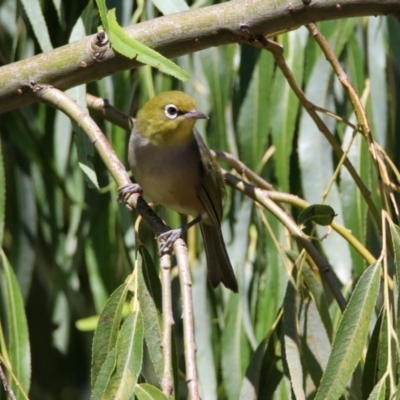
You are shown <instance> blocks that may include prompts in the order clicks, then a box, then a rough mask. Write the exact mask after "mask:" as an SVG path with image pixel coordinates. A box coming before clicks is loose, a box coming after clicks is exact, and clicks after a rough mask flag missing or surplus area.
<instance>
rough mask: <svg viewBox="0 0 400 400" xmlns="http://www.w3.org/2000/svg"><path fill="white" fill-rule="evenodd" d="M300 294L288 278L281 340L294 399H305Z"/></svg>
mask: <svg viewBox="0 0 400 400" xmlns="http://www.w3.org/2000/svg"><path fill="white" fill-rule="evenodd" d="M299 300H300V296H299V294H298V292H297V289H296V287H295V285H294V281H293V280H289V282H288V285H287V290H286V295H285V300H284V305H283V324H282V327H283V335H284V336H283V341H284V344H285V349H284V350H285V357H286V364H287V367H288V370H289V374H290V383H291V385H292V390H293V392H294V394H295V397H296V399H300V400H301V399H303V400H305V398H306V396H305V393H304V389H303V367H302V365H301V358H300V354H301V346H300V338H299V331H298V326H299V321H298V308H299V305H298V302H299Z"/></svg>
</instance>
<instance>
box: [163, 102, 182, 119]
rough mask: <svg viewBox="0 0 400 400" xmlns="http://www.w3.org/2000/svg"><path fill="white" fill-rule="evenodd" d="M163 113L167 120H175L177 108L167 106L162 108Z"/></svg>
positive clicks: (170, 105) (177, 113) (171, 105)
mask: <svg viewBox="0 0 400 400" xmlns="http://www.w3.org/2000/svg"><path fill="white" fill-rule="evenodd" d="M164 113H165V115H166V116H167V118H169V119H175V118H176V117H177V116H178V115H179V112H178V107H177V106H176V105H174V104H167V105H166V106H165V108H164Z"/></svg>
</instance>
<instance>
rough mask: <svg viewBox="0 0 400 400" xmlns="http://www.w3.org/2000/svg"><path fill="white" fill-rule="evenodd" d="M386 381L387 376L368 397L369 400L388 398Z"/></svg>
mask: <svg viewBox="0 0 400 400" xmlns="http://www.w3.org/2000/svg"><path fill="white" fill-rule="evenodd" d="M386 381H387V376H383V377H382V379H381V380H380V381H379V382H378V383H377V384H376V385H375V387H374V389H373V390H372V392H371V394H370V395H369V397H368V400H385V399H386V398H387V397H386ZM397 390H398V389H397Z"/></svg>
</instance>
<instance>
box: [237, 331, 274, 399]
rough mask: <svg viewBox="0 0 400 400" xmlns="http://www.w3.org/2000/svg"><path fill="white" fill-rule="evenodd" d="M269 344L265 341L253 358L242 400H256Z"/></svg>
mask: <svg viewBox="0 0 400 400" xmlns="http://www.w3.org/2000/svg"><path fill="white" fill-rule="evenodd" d="M267 344H268V342H267V341H266V340H265V339H264V340H263V341H262V342H261V343H260V344H259V345H258V347H257V349H256V351H255V352H254V354H253V356H252V357H251V360H250V363H249V366H248V367H247V370H246V374H245V377H244V378H243V382H242V387H241V389H240V396H239V399H240V400H251V399H253V400H256V399H257V398H258V396H257V394H258V393H259V391H260V378H261V374H260V372H261V368H262V365H263V360H264V355H265V349H266V347H267Z"/></svg>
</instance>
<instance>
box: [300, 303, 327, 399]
mask: <svg viewBox="0 0 400 400" xmlns="http://www.w3.org/2000/svg"><path fill="white" fill-rule="evenodd" d="M313 300H314V299H312V300H311V299H307V300H305V301H304V305H303V307H301V316H300V333H301V354H302V361H303V368H304V370H305V371H306V372H307V373H308V374H309V375H310V377H311V379H312V383H314V385H313V386H312V383H311V382H310V383H309V384H308V385H307V393H306V395H307V397H308V396H309V394H310V392H311V393H314V392H315V390H316V388H317V387H318V385H319V382H320V381H321V377H322V373H323V371H325V368H326V365H327V364H328V359H329V355H330V352H331V344H330V341H329V337H328V335H327V333H326V330H325V327H324V325H323V323H322V320H321V315H320V313H319V310H318V309H317V307H316V304H315V303H314V301H313Z"/></svg>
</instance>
